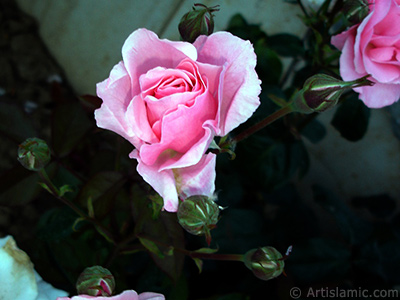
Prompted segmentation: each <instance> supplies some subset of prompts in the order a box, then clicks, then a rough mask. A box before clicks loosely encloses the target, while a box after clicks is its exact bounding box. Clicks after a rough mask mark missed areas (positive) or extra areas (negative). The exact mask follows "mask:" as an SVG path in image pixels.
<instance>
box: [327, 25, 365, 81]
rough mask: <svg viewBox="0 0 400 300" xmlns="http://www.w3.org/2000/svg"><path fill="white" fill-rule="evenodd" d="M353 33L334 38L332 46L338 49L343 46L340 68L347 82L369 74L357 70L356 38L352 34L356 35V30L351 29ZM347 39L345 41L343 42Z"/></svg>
mask: <svg viewBox="0 0 400 300" xmlns="http://www.w3.org/2000/svg"><path fill="white" fill-rule="evenodd" d="M351 30H352V32H349V33H348V34H346V35H342V34H340V35H337V36H334V37H333V38H332V44H333V45H334V46H336V47H338V46H339V47H340V46H342V49H341V50H342V54H341V55H340V61H339V67H340V75H341V77H342V78H343V80H345V81H351V80H355V79H357V78H360V77H362V76H365V75H367V73H361V74H360V73H358V72H356V70H355V66H354V60H355V58H354V41H355V36H354V35H353V34H352V33H355V28H353V29H351ZM344 37H345V39H344V40H342V39H343V38H344Z"/></svg>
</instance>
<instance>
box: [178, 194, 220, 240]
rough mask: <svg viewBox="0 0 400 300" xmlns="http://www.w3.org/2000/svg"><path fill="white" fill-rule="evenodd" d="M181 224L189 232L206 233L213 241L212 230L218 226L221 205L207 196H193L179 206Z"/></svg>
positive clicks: (207, 237)
mask: <svg viewBox="0 0 400 300" xmlns="http://www.w3.org/2000/svg"><path fill="white" fill-rule="evenodd" d="M177 216H178V221H179V224H181V226H182V227H183V228H184V229H185V230H186V231H187V232H189V233H191V234H194V235H203V234H204V235H205V236H206V241H207V243H208V244H210V242H211V234H210V230H211V229H213V228H215V227H216V224H217V222H218V218H219V206H218V205H217V204H216V203H215V202H214V200H213V199H211V198H209V197H206V196H192V197H189V198H187V199H186V200H185V201H183V202H182V203H181V204H180V205H179V207H178V212H177Z"/></svg>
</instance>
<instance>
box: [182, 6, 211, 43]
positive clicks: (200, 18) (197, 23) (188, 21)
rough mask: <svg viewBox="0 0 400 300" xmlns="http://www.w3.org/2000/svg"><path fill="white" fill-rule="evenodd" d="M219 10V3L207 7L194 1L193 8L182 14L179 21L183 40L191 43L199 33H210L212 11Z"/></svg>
mask: <svg viewBox="0 0 400 300" xmlns="http://www.w3.org/2000/svg"><path fill="white" fill-rule="evenodd" d="M218 10H219V5H216V6H213V7H207V6H205V5H204V4H200V3H196V4H194V6H193V10H192V11H190V12H188V13H186V14H184V15H183V17H182V19H181V21H180V22H179V26H178V29H179V33H180V34H181V37H182V39H183V40H184V41H186V42H190V43H193V42H194V41H195V40H196V38H197V37H198V36H200V35H210V34H212V33H213V31H214V15H213V12H215V11H218Z"/></svg>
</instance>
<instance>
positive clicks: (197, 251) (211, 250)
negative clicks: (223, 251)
mask: <svg viewBox="0 0 400 300" xmlns="http://www.w3.org/2000/svg"><path fill="white" fill-rule="evenodd" d="M218 250H219V249H211V248H200V249H197V250H195V251H193V252H195V253H215V252H218Z"/></svg>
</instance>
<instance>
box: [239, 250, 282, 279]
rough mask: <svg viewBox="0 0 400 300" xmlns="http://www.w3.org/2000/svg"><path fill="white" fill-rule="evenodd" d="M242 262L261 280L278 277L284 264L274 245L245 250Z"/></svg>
mask: <svg viewBox="0 0 400 300" xmlns="http://www.w3.org/2000/svg"><path fill="white" fill-rule="evenodd" d="M244 264H245V265H246V267H247V268H249V269H250V270H251V271H252V272H253V274H254V275H255V276H256V277H257V278H260V279H262V280H270V279H273V278H276V277H278V276H279V275H281V274H282V272H283V268H284V266H285V262H284V259H283V257H282V254H281V253H280V252H279V251H278V250H276V249H275V248H274V247H262V248H258V249H252V250H250V251H248V252H246V254H245V255H244Z"/></svg>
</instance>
